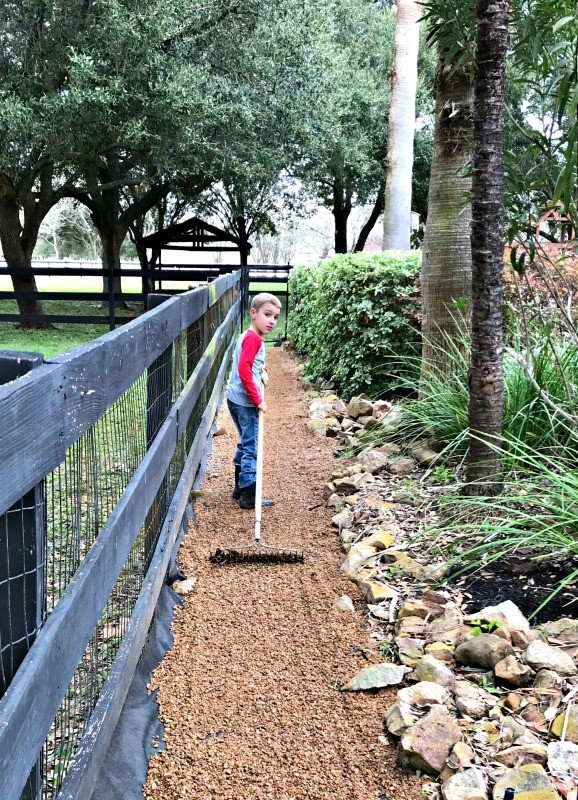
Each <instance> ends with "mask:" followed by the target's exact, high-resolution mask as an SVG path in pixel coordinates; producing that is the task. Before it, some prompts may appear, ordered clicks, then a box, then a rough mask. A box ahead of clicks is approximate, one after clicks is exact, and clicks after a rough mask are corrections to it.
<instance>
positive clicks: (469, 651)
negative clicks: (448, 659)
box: [454, 633, 514, 669]
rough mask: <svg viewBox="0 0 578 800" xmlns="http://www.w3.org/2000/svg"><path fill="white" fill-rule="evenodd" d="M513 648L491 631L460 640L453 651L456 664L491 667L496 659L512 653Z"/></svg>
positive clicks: (496, 661)
mask: <svg viewBox="0 0 578 800" xmlns="http://www.w3.org/2000/svg"><path fill="white" fill-rule="evenodd" d="M513 653H514V648H513V647H512V645H511V644H510V643H509V642H506V641H505V640H504V639H500V637H499V636H495V635H494V634H493V633H481V634H480V635H479V636H474V637H472V638H471V639H469V640H468V641H467V642H462V644H460V645H459V646H458V647H457V648H456V651H455V653H454V657H455V659H456V661H457V662H458V664H463V665H464V666H466V667H482V668H483V669H493V668H494V667H495V666H496V664H497V663H498V661H502V659H504V658H507V657H508V656H511V655H513Z"/></svg>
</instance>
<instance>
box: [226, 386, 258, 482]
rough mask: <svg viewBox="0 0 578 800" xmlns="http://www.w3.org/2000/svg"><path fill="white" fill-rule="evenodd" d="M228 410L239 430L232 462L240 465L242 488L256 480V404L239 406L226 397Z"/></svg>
mask: <svg viewBox="0 0 578 800" xmlns="http://www.w3.org/2000/svg"><path fill="white" fill-rule="evenodd" d="M227 406H228V407H229V412H230V414H231V416H232V417H233V422H234V423H235V427H236V428H237V430H238V431H239V436H240V441H239V444H238V445H237V449H236V450H235V456H234V458H233V464H234V465H235V466H236V467H241V475H240V476H239V488H240V489H244V488H245V487H247V486H250V485H251V484H252V483H255V481H256V480H257V437H258V434H259V412H258V411H257V408H256V406H240V405H239V404H238V403H233V401H232V400H229V399H227Z"/></svg>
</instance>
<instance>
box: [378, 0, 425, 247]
mask: <svg viewBox="0 0 578 800" xmlns="http://www.w3.org/2000/svg"><path fill="white" fill-rule="evenodd" d="M421 13H422V9H421V5H420V4H419V3H418V2H416V0H397V17H396V23H395V49H394V56H393V67H392V72H391V106H390V109H389V128H388V140H387V158H386V161H385V200H384V213H383V249H384V250H409V249H410V235H411V175H412V170H413V139H414V133H415V96H416V90H417V56H418V51H419V19H420V17H421Z"/></svg>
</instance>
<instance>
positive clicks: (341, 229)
mask: <svg viewBox="0 0 578 800" xmlns="http://www.w3.org/2000/svg"><path fill="white" fill-rule="evenodd" d="M350 214H351V191H350V190H349V188H348V187H347V185H346V184H345V183H344V181H342V180H341V178H335V180H334V181H333V218H334V220H335V252H336V253H347V220H348V219H349V215H350Z"/></svg>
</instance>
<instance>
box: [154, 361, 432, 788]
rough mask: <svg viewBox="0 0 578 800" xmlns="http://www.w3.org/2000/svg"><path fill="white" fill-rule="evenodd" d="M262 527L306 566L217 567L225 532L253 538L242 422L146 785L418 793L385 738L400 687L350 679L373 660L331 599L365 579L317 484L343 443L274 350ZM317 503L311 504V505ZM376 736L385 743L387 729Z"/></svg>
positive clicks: (168, 672)
mask: <svg viewBox="0 0 578 800" xmlns="http://www.w3.org/2000/svg"><path fill="white" fill-rule="evenodd" d="M267 362H268V368H269V372H270V375H271V384H270V391H269V392H268V403H269V407H270V410H269V412H268V413H267V416H266V438H265V479H264V485H265V489H266V492H265V493H266V494H267V495H269V496H273V497H275V498H276V500H277V505H276V506H275V507H274V508H268V509H265V510H264V514H263V516H264V521H263V531H264V533H263V538H264V540H265V541H266V542H268V543H270V544H282V545H291V546H295V547H299V548H302V549H303V550H304V551H305V564H299V565H285V566H269V565H267V566H262V565H259V566H256V565H252V566H247V565H242V566H234V567H232V566H229V567H216V566H212V565H211V564H210V563H209V562H208V561H207V560H206V555H207V553H208V552H210V551H211V550H212V549H214V548H215V546H217V545H231V544H235V543H239V542H240V541H241V542H243V541H245V540H246V539H247V538H248V537H250V536H251V525H252V513H251V512H247V511H241V510H240V509H239V508H238V506H237V504H236V503H235V501H233V500H232V498H231V497H230V492H231V475H232V464H231V458H232V454H233V450H234V446H235V436H234V429H233V425H232V423H231V422H230V420H229V418H228V414H227V413H226V411H225V412H222V413H221V418H220V424H222V426H223V427H224V429H225V433H224V434H223V435H220V436H218V437H216V438H215V440H214V452H213V455H212V457H211V463H210V466H209V468H208V470H207V476H206V479H205V482H204V485H203V496H202V497H201V498H200V499H198V500H197V502H196V506H195V510H196V516H197V526H196V528H195V529H191V531H190V532H189V535H188V536H187V538H186V540H185V542H184V543H183V545H182V547H181V551H180V557H179V560H180V564H181V566H182V568H183V571H184V572H185V573H186V574H187V576H189V577H196V578H197V585H196V588H195V590H194V591H193V592H192V593H191V594H189V595H187V596H186V598H185V603H184V605H183V606H182V607H181V608H179V609H177V612H176V617H175V621H174V624H173V630H174V638H175V641H174V647H173V649H172V650H171V651H170V652H169V653H168V654H167V656H166V658H165V659H164V661H163V662H162V663H161V665H160V666H159V667H158V669H157V670H156V673H155V676H154V679H153V684H152V687H151V688H158V701H159V707H160V714H161V719H162V721H163V723H164V726H165V741H166V749H165V750H164V751H163V752H161V753H159V754H158V755H157V756H155V757H154V758H153V759H152V761H151V764H150V767H149V773H148V779H147V783H146V786H145V788H144V795H145V797H146V798H150V799H151V800H152V798H154V800H192V799H193V798H194V799H195V800H379V799H380V798H381V797H382V796H383V795H386V797H387V798H388V800H417V798H419V797H420V796H421V784H420V781H419V780H418V779H417V778H413V777H409V776H407V775H405V774H404V773H403V772H401V771H400V770H398V769H397V767H396V766H395V750H394V748H393V746H392V745H391V744H388V743H387V740H386V739H384V738H383V736H381V734H382V731H383V717H384V713H385V709H386V707H387V705H388V703H390V702H391V697H392V694H393V693H391V692H385V691H382V692H379V693H378V694H373V695H372V694H369V693H359V694H344V693H341V692H340V691H339V686H340V685H341V684H343V683H344V682H345V681H346V680H347V679H348V678H350V677H351V676H352V675H353V674H355V672H356V671H357V670H358V669H360V668H362V667H364V666H367V663H368V659H369V661H371V662H373V661H375V662H377V661H378V660H379V659H378V656H377V652H376V650H375V647H374V646H373V645H372V644H371V642H370V640H369V639H368V636H367V631H366V629H365V628H364V623H363V616H362V614H361V613H355V614H347V613H343V612H339V611H336V610H335V609H334V608H333V603H334V601H335V600H336V598H337V597H339V596H340V595H341V594H344V593H349V594H350V595H352V594H354V593H355V587H354V586H353V585H352V584H351V583H350V582H349V581H347V580H346V579H345V578H344V577H343V576H342V575H341V574H340V571H339V565H340V563H341V561H342V557H343V556H342V553H341V552H340V549H339V546H338V539H337V536H336V534H335V531H334V529H332V528H331V513H330V511H328V509H326V508H325V506H324V505H323V504H322V503H321V491H322V486H323V483H324V482H325V481H327V479H328V477H329V475H330V474H331V472H332V468H333V456H332V453H333V443H332V441H331V440H325V439H317V438H315V437H314V436H313V435H312V434H310V433H309V431H308V430H307V429H306V427H305V421H306V419H307V405H306V403H305V397H304V393H303V390H302V388H301V386H300V384H299V383H298V381H297V379H296V371H297V370H296V364H295V362H294V361H293V360H292V359H291V358H290V357H289V356H288V354H287V353H285V352H284V351H282V350H279V349H269V350H268V354H267ZM308 506H309V507H311V506H316V507H315V508H313V509H312V510H311V511H308V510H307V508H308ZM380 737H381V740H380Z"/></svg>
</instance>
